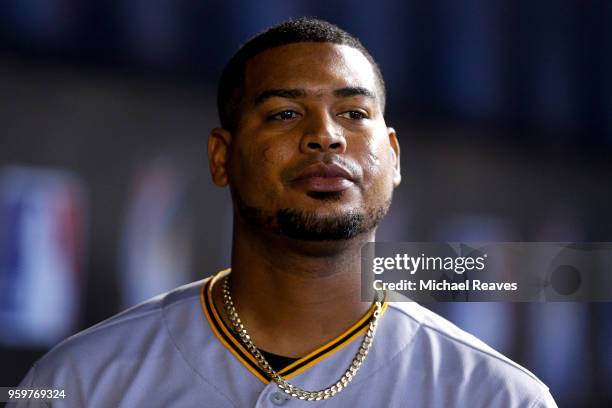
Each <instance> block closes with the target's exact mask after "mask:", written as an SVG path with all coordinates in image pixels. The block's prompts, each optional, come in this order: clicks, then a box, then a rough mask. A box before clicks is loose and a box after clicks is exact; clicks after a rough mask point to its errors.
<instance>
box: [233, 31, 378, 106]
mask: <svg viewBox="0 0 612 408" xmlns="http://www.w3.org/2000/svg"><path fill="white" fill-rule="evenodd" d="M344 87H363V88H366V89H369V90H371V91H372V92H373V93H375V94H376V95H377V97H378V98H380V95H379V90H378V89H377V86H376V75H375V73H374V69H373V67H372V64H371V63H370V61H368V59H367V58H366V57H365V56H364V55H363V54H362V53H361V51H359V50H358V49H356V48H352V47H349V46H347V45H339V44H332V43H313V42H306V43H295V44H288V45H283V46H280V47H275V48H271V49H268V50H266V51H264V52H262V53H260V54H258V55H256V56H255V57H254V58H253V59H251V60H250V61H249V62H248V63H247V66H246V72H245V81H244V89H243V91H244V93H243V95H244V96H245V98H247V99H249V98H253V97H254V95H256V94H258V93H259V92H261V91H263V90H266V89H283V88H287V89H293V88H304V89H306V90H307V91H312V92H315V93H317V92H326V91H331V90H333V89H339V88H344Z"/></svg>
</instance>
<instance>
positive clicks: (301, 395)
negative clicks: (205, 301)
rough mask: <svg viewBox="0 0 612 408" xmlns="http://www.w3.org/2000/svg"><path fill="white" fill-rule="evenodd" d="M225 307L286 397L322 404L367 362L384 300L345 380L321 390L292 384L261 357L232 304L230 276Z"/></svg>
mask: <svg viewBox="0 0 612 408" xmlns="http://www.w3.org/2000/svg"><path fill="white" fill-rule="evenodd" d="M223 304H224V306H225V311H226V313H227V316H228V317H229V320H230V322H231V323H232V326H234V330H235V331H236V333H238V336H240V339H241V340H242V343H243V344H244V345H245V346H246V348H247V349H248V350H249V351H250V352H251V354H252V355H253V356H254V357H255V359H256V360H257V362H258V363H259V366H260V367H261V368H262V369H263V370H264V371H265V372H266V374H267V375H268V377H269V378H271V379H273V380H274V382H275V383H276V385H278V388H280V389H281V390H283V391H284V392H285V393H286V394H289V395H291V396H292V397H295V398H298V399H301V400H307V401H320V400H324V399H328V398H331V397H333V396H334V395H336V394H338V393H339V392H340V391H342V390H343V389H345V388H346V386H347V385H348V384H349V383H350V382H351V380H352V379H353V377H355V375H356V374H357V371H359V369H360V368H361V365H362V364H363V361H364V360H365V358H366V356H367V355H368V352H369V351H370V348H371V347H372V343H374V335H375V334H376V326H377V324H378V318H379V317H380V314H381V312H382V304H381V302H380V300H378V299H376V302H375V305H376V310H374V314H373V315H372V318H371V320H370V326H369V327H368V331H367V332H366V334H365V336H364V337H363V340H362V341H361V346H360V347H359V351H358V352H357V354H355V357H354V358H353V361H352V362H351V364H350V365H349V367H348V368H347V369H346V371H345V372H344V374H343V375H342V377H340V379H339V380H338V381H336V383H334V384H333V385H331V386H330V387H327V388H325V389H323V390H320V391H306V390H303V389H301V388H299V387H296V386H295V385H292V384H290V383H289V382H288V381H287V380H285V379H284V378H283V377H281V376H280V374H278V373H277V372H276V371H275V370H274V369H273V368H272V366H271V365H270V363H268V361H266V359H265V357H264V356H263V355H262V354H261V352H260V351H259V350H258V349H257V347H255V344H253V342H252V341H251V337H250V336H249V334H248V333H247V331H246V329H245V328H244V325H243V324H242V321H241V320H240V317H238V312H237V311H236V307H235V306H234V302H233V301H232V296H231V294H230V289H229V275H228V276H227V277H226V278H225V279H224V282H223Z"/></svg>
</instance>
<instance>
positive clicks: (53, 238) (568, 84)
mask: <svg viewBox="0 0 612 408" xmlns="http://www.w3.org/2000/svg"><path fill="white" fill-rule="evenodd" d="M611 11H612V6H611V2H609V1H578V0H575V1H567V0H555V1H552V0H542V1H537V2H533V1H526V0H513V1H510V0H465V1H456V0H433V1H427V2H424V1H404V0H395V1H390V0H389V1H383V0H381V1H376V2H363V3H355V2H353V1H344V0H342V1H340V0H327V1H324V2H315V1H306V0H301V1H292V2H287V1H283V0H259V1H256V2H255V1H253V2H247V1H237V0H223V1H221V0H211V1H198V2H196V1H178V0H172V1H171V0H160V1H154V0H122V1H117V0H115V1H94V0H90V1H80V0H3V1H0V92H1V95H4V96H3V97H1V98H0V367H2V369H1V370H0V385H2V386H14V385H16V384H17V383H18V382H19V381H20V379H21V378H22V376H23V375H24V374H25V372H26V371H27V369H28V368H29V366H30V365H31V364H32V363H33V362H34V361H35V360H36V359H37V358H39V357H40V356H41V355H42V354H44V352H45V351H47V350H48V349H49V348H50V347H52V346H53V345H54V344H56V343H57V342H59V341H60V340H61V339H63V338H65V337H67V336H69V335H70V334H72V333H75V332H76V331H78V330H80V329H83V328H85V327H88V326H90V325H92V324H94V323H96V322H98V321H100V320H103V319H105V318H107V317H109V316H111V315H113V314H115V313H116V312H118V311H119V310H122V309H124V308H127V307H129V306H131V305H134V304H136V303H138V302H140V301H142V300H144V299H146V298H148V297H150V296H153V295H156V294H158V293H161V292H163V291H166V290H168V289H170V288H173V287H175V286H178V285H180V284H183V283H187V282H190V281H193V280H197V279H201V278H203V277H206V276H208V275H210V274H212V273H214V272H216V271H218V270H219V269H221V268H224V267H226V266H228V265H229V253H230V240H231V230H230V228H231V219H232V209H231V202H230V199H229V193H228V191H227V190H221V189H218V188H216V187H214V186H213V184H212V182H211V181H210V179H209V175H208V165H207V160H206V139H207V133H208V131H209V130H210V129H211V128H212V127H214V126H217V125H218V120H217V116H216V106H215V91H216V81H217V79H218V77H219V75H220V72H221V69H222V67H223V65H224V63H225V62H226V61H227V59H228V58H229V57H230V56H231V55H232V53H233V52H234V51H235V50H236V49H237V48H238V47H239V45H240V44H242V43H243V42H245V41H246V40H247V39H248V38H249V37H251V36H252V35H254V34H255V33H256V32H258V31H260V30H262V29H264V28H266V27H267V26H269V25H271V24H274V23H277V22H280V21H282V20H284V19H286V18H289V17H297V16H302V15H314V16H318V17H321V18H325V19H328V20H329V21H331V22H333V23H336V24H338V25H339V26H340V27H342V28H344V29H346V30H347V31H349V32H351V33H353V34H355V35H356V36H358V37H359V38H360V39H361V40H362V42H363V43H364V44H365V46H366V47H367V48H368V49H369V50H370V52H371V53H372V55H373V56H374V58H376V59H377V60H378V62H379V63H380V65H381V68H382V71H383V74H384V75H385V80H386V82H387V87H388V94H389V95H388V100H389V101H388V111H387V115H386V116H387V123H388V124H390V125H392V126H394V127H395V128H396V129H397V131H398V134H399V137H400V143H401V147H402V167H403V169H402V170H403V176H404V179H403V182H402V185H401V186H400V188H399V189H398V190H397V192H396V195H395V198H394V203H393V207H392V210H391V213H390V214H389V216H388V217H387V219H386V220H385V221H384V224H383V225H382V226H381V228H380V229H379V234H378V240H379V241H457V240H463V241H470V240H471V241H612V211H611V205H612V113H611V112H612V52H611V51H612V49H611V44H612V20H611ZM611 272H612V271H611ZM427 306H428V307H430V308H432V309H434V310H435V311H437V312H439V313H441V314H443V315H444V316H446V317H447V318H449V319H450V320H452V321H454V322H455V323H457V324H458V325H459V326H460V327H462V328H464V329H466V330H467V331H469V332H471V333H473V334H475V335H477V336H478V337H480V338H482V339H483V340H485V341H486V342H487V343H489V344H490V345H492V346H493V347H494V348H496V349H498V350H499V351H501V352H502V353H504V354H506V355H507V356H509V357H510V358H512V359H513V360H515V361H517V362H519V363H520V364H522V365H523V366H525V367H527V368H528V369H529V370H531V371H533V372H534V373H535V374H536V375H538V376H539V377H540V378H541V379H542V380H543V381H544V382H545V383H546V384H547V385H549V386H550V388H551V392H552V394H553V396H554V397H555V399H556V400H557V403H558V404H559V406H560V407H604V406H612V405H611V404H612V387H611V385H612V304H610V303H549V304H519V303H515V304H511V303H471V304H465V303H464V304H435V305H427Z"/></svg>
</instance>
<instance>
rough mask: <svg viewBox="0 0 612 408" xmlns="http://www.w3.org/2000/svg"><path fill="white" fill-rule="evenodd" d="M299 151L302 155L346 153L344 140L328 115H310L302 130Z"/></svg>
mask: <svg viewBox="0 0 612 408" xmlns="http://www.w3.org/2000/svg"><path fill="white" fill-rule="evenodd" d="M300 150H301V151H302V152H303V153H330V152H333V153H337V154H342V153H344V152H345V151H346V139H345V137H344V135H343V134H342V131H341V130H340V129H339V128H338V127H337V124H335V123H334V122H333V119H332V118H330V117H329V115H327V114H321V115H312V117H311V120H309V121H308V123H307V124H306V128H305V129H304V135H303V136H302V140H301V141H300Z"/></svg>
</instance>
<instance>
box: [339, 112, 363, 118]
mask: <svg viewBox="0 0 612 408" xmlns="http://www.w3.org/2000/svg"><path fill="white" fill-rule="evenodd" d="M338 116H342V117H343V118H347V119H352V120H363V119H367V117H368V116H367V115H366V114H365V113H363V112H360V111H347V112H343V113H341V114H340V115H338Z"/></svg>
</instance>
